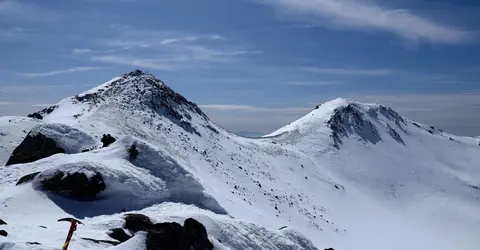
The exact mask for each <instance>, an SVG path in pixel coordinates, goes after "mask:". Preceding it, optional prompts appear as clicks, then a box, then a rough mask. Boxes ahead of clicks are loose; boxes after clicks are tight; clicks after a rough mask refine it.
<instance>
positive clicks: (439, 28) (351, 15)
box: [259, 0, 470, 44]
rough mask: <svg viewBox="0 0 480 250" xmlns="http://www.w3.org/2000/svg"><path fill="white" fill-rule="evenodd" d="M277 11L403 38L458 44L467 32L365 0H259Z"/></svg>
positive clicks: (315, 20)
mask: <svg viewBox="0 0 480 250" xmlns="http://www.w3.org/2000/svg"><path fill="white" fill-rule="evenodd" d="M259 2H261V3H264V4H268V5H271V6H273V7H274V8H276V9H277V10H279V11H281V12H283V13H286V14H288V15H293V16H294V17H297V18H304V19H306V20H308V21H310V22H312V23H316V24H319V25H327V26H334V27H335V28H338V27H343V28H350V29H358V30H369V29H376V30H383V31H387V32H391V33H394V34H396V35H398V36H400V37H402V38H407V39H411V40H425V41H430V42H434V43H444V44H458V43H463V42H466V41H469V40H470V33H469V32H467V31H464V30H461V29H458V28H453V27H450V26H448V25H443V24H440V23H437V22H434V21H432V20H429V19H427V18H425V17H422V16H419V15H416V14H414V13H412V12H411V11H408V10H403V9H387V8H384V7H382V6H379V5H378V4H375V2H373V1H367V0H259Z"/></svg>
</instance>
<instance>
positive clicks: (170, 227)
mask: <svg viewBox="0 0 480 250" xmlns="http://www.w3.org/2000/svg"><path fill="white" fill-rule="evenodd" d="M124 227H125V228H126V229H129V230H131V231H133V232H138V231H145V232H147V239H146V246H147V250H157V249H163V250H192V249H193V250H211V249H213V244H212V243H211V242H210V240H209V239H208V234H207V230H206V229H205V226H203V225H202V224H201V223H200V222H198V221H197V220H195V219H193V218H188V219H186V220H185V222H184V224H183V227H182V225H180V224H178V223H176V222H163V223H156V224H153V223H152V221H151V220H150V218H149V217H147V216H145V215H142V214H127V216H126V217H125V225H124ZM114 230H116V231H119V230H118V229H114ZM114 230H112V232H113V231H114ZM123 233H124V232H123ZM112 238H113V237H112ZM115 239H117V238H115ZM118 240H119V239H118Z"/></svg>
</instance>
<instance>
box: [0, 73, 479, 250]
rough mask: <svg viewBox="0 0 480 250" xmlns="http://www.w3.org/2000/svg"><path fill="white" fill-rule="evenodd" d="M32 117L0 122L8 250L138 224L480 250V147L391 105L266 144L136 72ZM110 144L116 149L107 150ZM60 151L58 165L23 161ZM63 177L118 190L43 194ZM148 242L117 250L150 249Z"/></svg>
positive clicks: (76, 243) (340, 110) (308, 126)
mask: <svg viewBox="0 0 480 250" xmlns="http://www.w3.org/2000/svg"><path fill="white" fill-rule="evenodd" d="M30 117H31V118H19V117H4V118H1V119H0V146H1V151H0V153H1V154H0V163H7V162H9V164H8V166H6V167H4V168H3V170H2V173H1V177H2V178H1V179H0V192H1V193H0V219H2V220H4V221H6V222H7V223H8V224H7V225H3V226H2V225H0V230H1V229H5V230H6V231H8V236H7V237H5V238H3V237H0V241H1V242H4V243H0V246H7V245H8V246H12V247H13V246H14V247H16V248H12V249H58V248H59V247H60V246H61V245H62V244H63V240H64V237H65V236H66V231H67V229H68V227H67V226H66V225H64V224H60V223H57V222H56V220H57V219H59V218H62V217H76V218H78V219H81V220H82V221H83V222H84V223H85V225H84V226H79V228H78V231H77V232H76V233H75V235H74V238H73V240H72V242H71V245H70V248H69V249H104V248H106V247H108V245H106V244H104V243H95V242H92V241H88V240H83V239H82V238H93V239H97V240H112V239H111V238H110V237H109V236H108V235H107V233H108V231H109V230H110V229H113V228H119V227H121V226H122V224H123V216H124V215H125V214H126V213H132V212H136V213H142V214H144V215H147V216H149V217H150V218H151V219H152V220H155V221H156V222H165V221H166V222H171V221H176V222H179V223H180V224H182V223H183V221H184V220H185V219H186V218H189V217H191V218H194V219H196V220H198V221H199V222H201V223H202V224H203V225H205V227H206V229H207V232H208V236H209V239H210V241H211V242H212V243H213V244H214V246H215V249H324V248H329V247H333V248H334V249H337V250H338V249H358V248H362V249H407V248H408V249H454V248H455V249H457V248H458V249H478V246H480V238H479V237H478V235H479V233H480V219H479V218H480V165H479V164H478V162H480V161H479V160H480V146H479V145H478V140H477V139H474V138H466V137H458V136H454V135H450V134H448V133H445V132H443V131H441V130H440V129H437V128H434V127H430V126H427V125H423V124H419V123H416V122H414V121H411V120H408V119H406V118H404V117H402V116H400V115H399V114H397V113H396V112H395V111H393V110H392V109H390V108H388V107H384V106H381V105H377V104H362V103H358V102H354V101H350V100H345V99H336V100H333V101H330V102H327V103H323V104H321V105H319V106H317V107H316V108H315V109H314V110H312V111H311V112H310V113H309V114H307V115H306V116H304V117H303V118H301V119H299V120H297V121H294V122H292V123H291V124H289V125H287V126H285V127H283V128H280V129H279V130H277V131H275V132H273V133H271V134H269V135H267V136H264V137H262V138H256V139H255V138H244V137H240V136H237V135H235V134H232V133H229V132H227V131H225V130H224V129H222V128H221V127H219V126H218V125H216V124H215V123H214V122H213V121H211V120H210V119H209V118H208V117H207V116H206V115H205V114H204V113H203V112H202V111H201V110H200V109H199V108H198V107H197V105H195V104H194V103H192V102H190V101H188V100H186V99H185V98H184V97H182V96H181V95H179V94H178V93H176V92H174V91H173V90H171V89H170V88H169V87H168V86H166V85H165V84H164V83H163V82H161V81H160V80H158V79H157V78H155V77H154V76H153V75H151V74H149V73H145V72H142V71H139V70H137V71H134V72H131V73H128V74H125V75H122V76H119V77H116V78H114V79H112V80H111V81H108V82H106V83H105V84H102V85H100V86H98V87H96V88H94V89H91V90H89V91H86V92H84V93H82V94H79V95H77V96H74V97H70V98H67V99H64V100H62V101H61V102H59V103H58V104H57V105H54V106H52V107H49V108H47V109H44V110H42V111H39V112H37V113H34V114H32V115H30ZM27 134H28V136H27ZM105 134H110V135H112V136H113V137H115V138H116V141H115V142H114V143H113V144H111V145H110V146H108V147H102V142H101V140H102V137H103V135H105ZM24 138H25V140H24ZM38 138H40V139H38ZM22 140H23V142H22ZM35 140H41V141H42V143H43V144H42V145H40V146H38V145H36V144H35V143H30V142H31V141H35ZM52 142H53V146H52V147H51V148H50V149H49V150H50V151H49V152H52V153H51V154H48V155H49V157H45V158H43V155H38V154H37V155H30V154H29V152H28V150H23V152H22V150H21V149H28V148H29V147H34V146H35V147H45V145H47V144H52ZM21 143H22V144H23V145H21ZM29 143H30V144H31V145H30V144H29ZM18 145H20V146H18ZM32 145H33V146H32ZM55 145H56V146H55ZM17 146H18V147H17ZM16 147H17V149H16V150H15V151H14V149H15V148H16ZM132 147H133V148H135V149H136V151H137V152H138V157H133V158H132V155H131V153H129V152H131V149H132ZM25 151H27V152H25ZM12 152H13V153H12ZM37 159H38V160H37ZM17 163H18V164H17ZM19 163H22V164H19ZM37 172H39V173H38V174H37V175H35V176H36V177H34V178H33V180H32V181H31V182H27V183H26V184H22V185H18V186H16V185H15V184H16V183H17V181H18V180H19V179H20V178H21V177H23V176H25V175H27V174H31V173H37ZM58 172H61V173H62V174H64V175H63V176H68V175H71V174H73V173H83V174H85V175H86V176H89V177H93V176H96V175H101V176H102V177H103V181H104V183H105V186H106V187H105V188H104V190H101V192H99V193H98V195H97V196H95V198H94V199H88V201H77V200H74V199H72V197H65V195H58V194H55V193H53V192H50V191H46V190H45V188H42V185H43V187H45V184H44V183H45V182H44V181H45V180H49V178H50V179H51V178H55V175H56V173H58ZM65 178H66V177H65ZM90 198H91V197H90ZM122 211H124V212H122ZM39 226H46V227H47V229H45V228H43V227H39ZM66 227H67V228H66ZM142 237H143V236H142V235H141V234H138V235H137V236H135V237H134V238H132V239H131V240H129V241H127V242H125V243H123V244H120V245H118V246H117V247H116V248H117V249H121V248H122V246H123V247H124V248H122V249H132V248H131V246H130V248H129V247H128V244H130V245H132V244H136V245H138V247H139V248H138V249H142V248H144V247H145V246H144V245H143V243H138V242H143V241H144V239H143V240H142ZM28 242H38V243H40V244H41V245H30V244H29V243H28ZM137 243H138V244H137ZM2 244H3V245H2ZM135 248H137V247H135Z"/></svg>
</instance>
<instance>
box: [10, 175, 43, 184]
mask: <svg viewBox="0 0 480 250" xmlns="http://www.w3.org/2000/svg"><path fill="white" fill-rule="evenodd" d="M38 174H40V172H35V173H31V174H27V175H25V176H23V177H22V178H20V180H18V181H17V184H15V186H18V185H21V184H24V183H27V182H31V181H32V180H33V179H35V177H37V175H38Z"/></svg>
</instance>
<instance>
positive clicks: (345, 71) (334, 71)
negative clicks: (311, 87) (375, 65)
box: [303, 67, 394, 76]
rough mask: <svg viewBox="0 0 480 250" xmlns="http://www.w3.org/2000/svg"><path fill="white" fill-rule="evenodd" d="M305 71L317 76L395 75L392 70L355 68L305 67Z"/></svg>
mask: <svg viewBox="0 0 480 250" xmlns="http://www.w3.org/2000/svg"><path fill="white" fill-rule="evenodd" d="M303 70H305V71H307V72H311V73H315V74H330V75H364V76H385V75H391V74H393V73H394V70H391V69H354V68H322V67H305V68H303Z"/></svg>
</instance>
